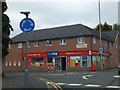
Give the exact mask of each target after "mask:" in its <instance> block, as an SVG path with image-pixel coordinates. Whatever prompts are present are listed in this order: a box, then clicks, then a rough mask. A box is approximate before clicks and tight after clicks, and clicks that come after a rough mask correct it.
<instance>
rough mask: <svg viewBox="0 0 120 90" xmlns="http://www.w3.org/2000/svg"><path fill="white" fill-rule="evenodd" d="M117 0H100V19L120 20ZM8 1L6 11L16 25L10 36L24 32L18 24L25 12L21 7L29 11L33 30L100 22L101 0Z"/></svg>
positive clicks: (93, 25)
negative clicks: (33, 23)
mask: <svg viewBox="0 0 120 90" xmlns="http://www.w3.org/2000/svg"><path fill="white" fill-rule="evenodd" d="M118 1H119V0H114V2H113V1H112V0H104V1H102V0H101V4H100V5H101V7H100V9H101V23H104V22H107V23H108V24H110V25H113V24H115V23H118ZM7 5H8V10H7V11H6V14H7V15H8V16H9V18H10V21H11V22H10V23H11V25H12V27H13V28H14V31H13V32H11V34H10V37H14V36H16V35H18V34H19V33H22V31H21V30H20V27H19V24H20V21H21V20H22V19H23V18H25V15H23V14H20V12H21V11H30V15H29V18H31V19H33V20H34V22H35V29H34V30H38V29H44V28H52V27H59V26H66V25H74V24H83V25H86V26H88V27H90V28H95V27H96V25H97V24H98V23H99V11H98V0H89V1H88V0H29V2H27V0H16V1H15V0H8V1H7Z"/></svg>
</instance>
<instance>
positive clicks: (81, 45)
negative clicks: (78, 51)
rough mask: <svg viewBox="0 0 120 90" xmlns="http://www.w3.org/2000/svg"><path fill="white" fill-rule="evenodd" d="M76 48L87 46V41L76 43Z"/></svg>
mask: <svg viewBox="0 0 120 90" xmlns="http://www.w3.org/2000/svg"><path fill="white" fill-rule="evenodd" d="M76 48H87V43H83V44H76Z"/></svg>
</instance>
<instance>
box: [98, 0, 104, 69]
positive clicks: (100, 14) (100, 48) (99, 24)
mask: <svg viewBox="0 0 120 90" xmlns="http://www.w3.org/2000/svg"><path fill="white" fill-rule="evenodd" d="M98 6H99V10H98V11H99V33H100V49H103V48H102V38H101V36H102V35H101V12H100V0H99V1H98ZM102 55H103V54H100V62H101V70H103V61H102Z"/></svg>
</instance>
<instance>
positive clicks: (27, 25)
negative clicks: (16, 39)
mask: <svg viewBox="0 0 120 90" xmlns="http://www.w3.org/2000/svg"><path fill="white" fill-rule="evenodd" d="M20 13H21V14H24V15H25V16H26V18H24V19H23V20H22V21H21V22H20V29H21V30H22V31H23V32H25V34H26V61H25V88H28V87H29V83H28V82H29V81H28V80H29V70H28V32H31V31H33V29H34V27H35V23H34V21H33V20H32V19H31V18H28V15H29V14H30V12H20Z"/></svg>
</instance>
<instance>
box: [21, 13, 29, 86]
mask: <svg viewBox="0 0 120 90" xmlns="http://www.w3.org/2000/svg"><path fill="white" fill-rule="evenodd" d="M20 13H21V14H24V15H25V16H26V18H28V16H29V14H30V12H20ZM25 34H26V61H25V88H27V87H28V82H29V81H28V80H29V78H28V32H25Z"/></svg>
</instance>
